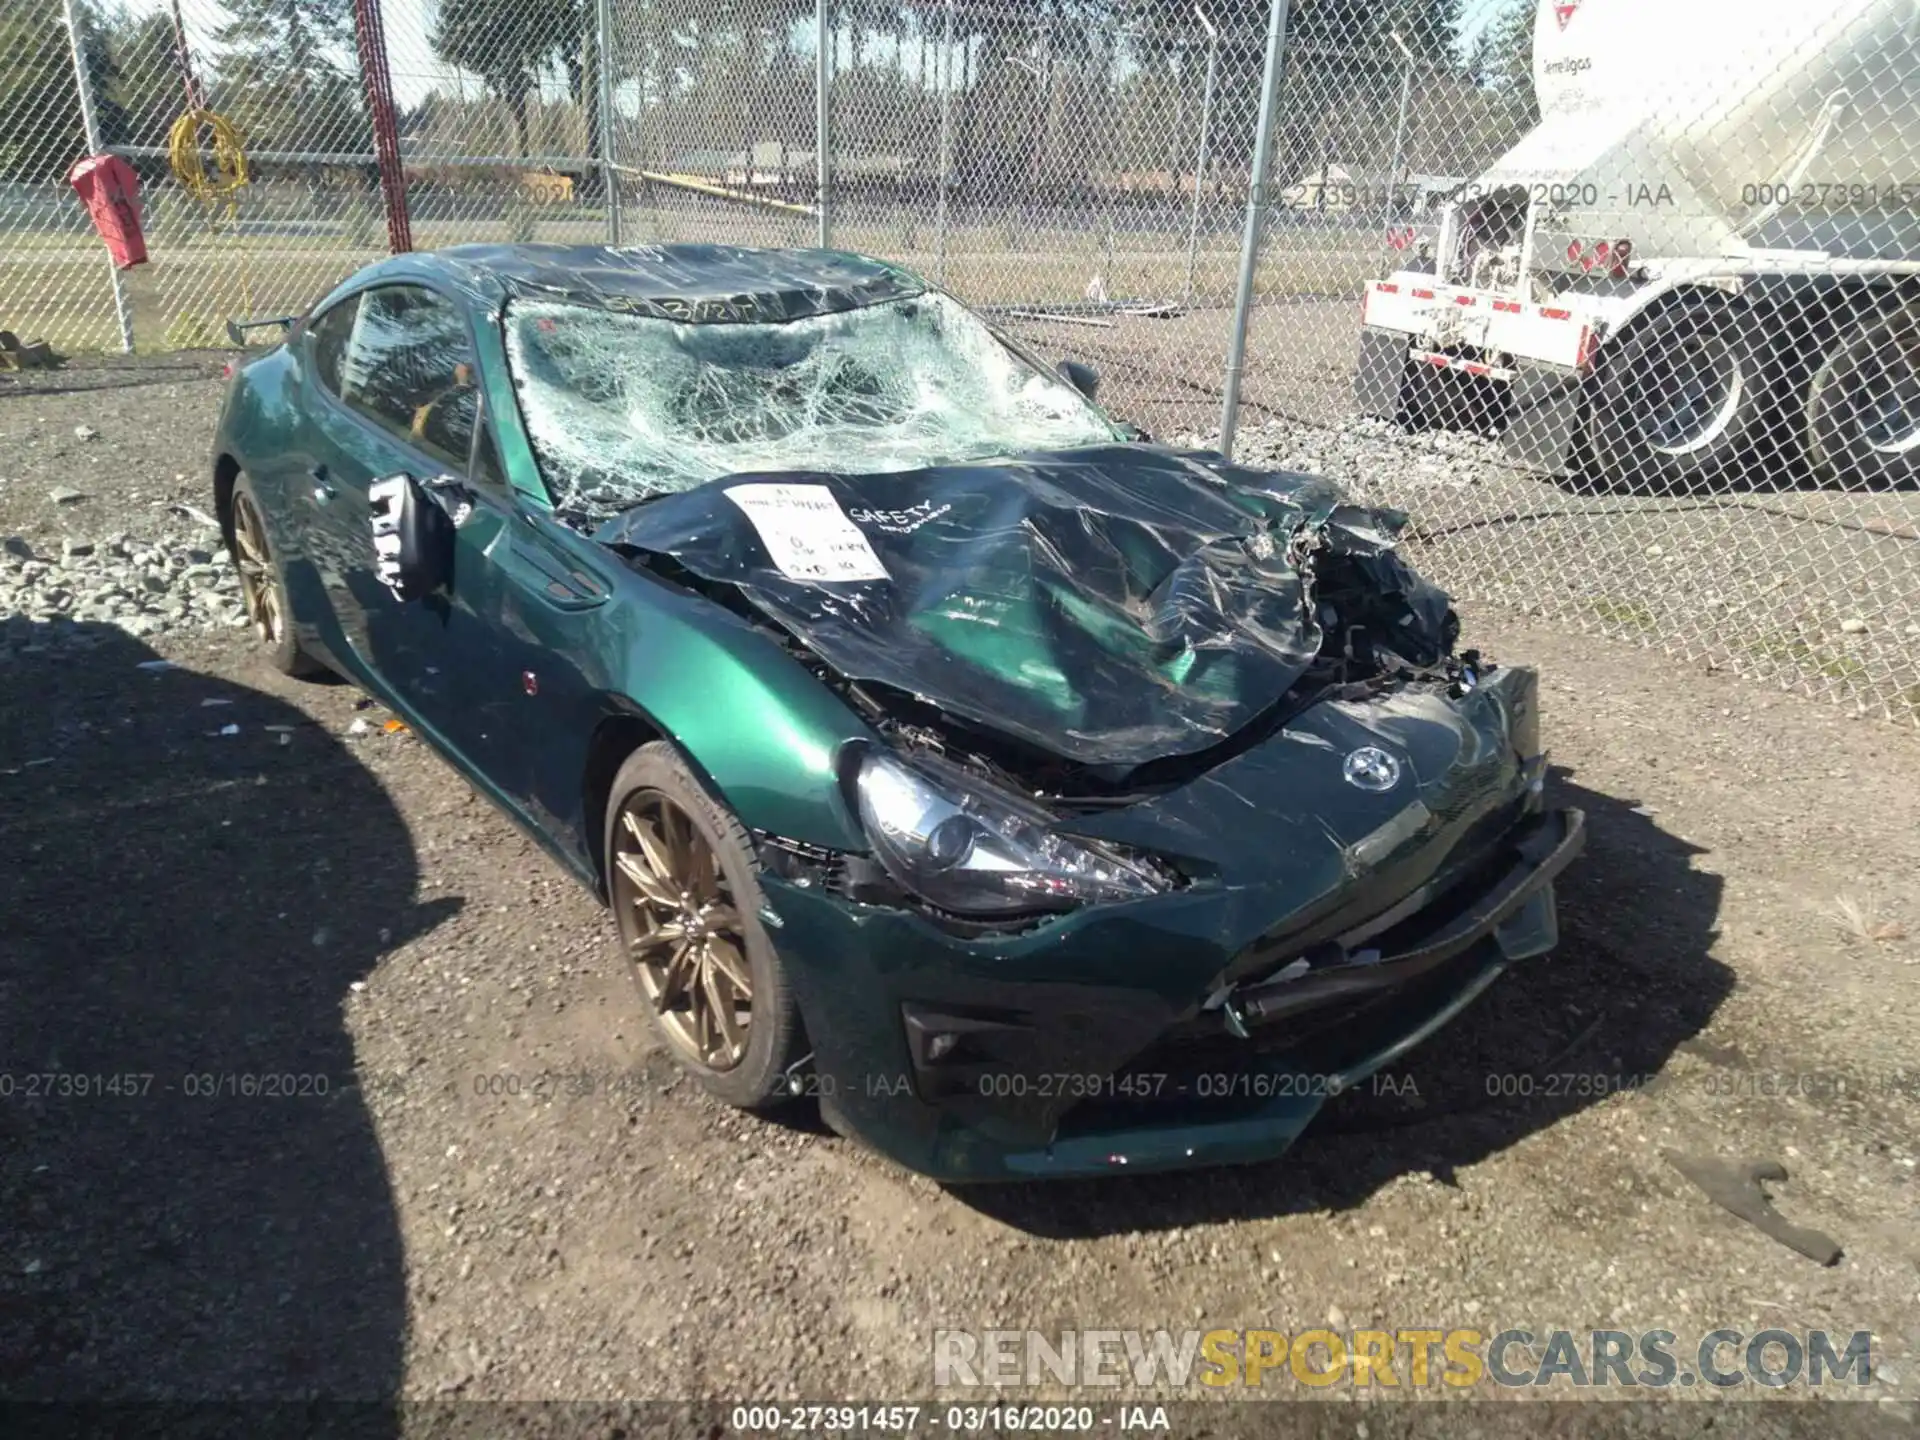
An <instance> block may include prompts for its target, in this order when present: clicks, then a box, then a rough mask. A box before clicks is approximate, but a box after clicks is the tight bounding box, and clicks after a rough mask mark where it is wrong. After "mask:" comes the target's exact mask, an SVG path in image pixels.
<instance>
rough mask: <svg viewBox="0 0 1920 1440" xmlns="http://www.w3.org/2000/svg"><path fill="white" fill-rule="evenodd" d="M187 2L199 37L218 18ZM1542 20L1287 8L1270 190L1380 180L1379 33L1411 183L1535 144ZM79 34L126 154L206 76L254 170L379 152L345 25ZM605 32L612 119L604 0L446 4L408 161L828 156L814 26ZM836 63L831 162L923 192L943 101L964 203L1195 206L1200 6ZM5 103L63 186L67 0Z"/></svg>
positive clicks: (858, 14) (1238, 59)
mask: <svg viewBox="0 0 1920 1440" xmlns="http://www.w3.org/2000/svg"><path fill="white" fill-rule="evenodd" d="M182 3H183V4H185V5H186V6H187V8H188V10H189V13H190V14H191V13H194V11H195V9H196V7H198V10H199V12H200V13H201V14H205V12H206V7H207V3H208V0H182ZM1203 3H1204V5H1205V8H1206V11H1207V12H1208V15H1209V18H1210V19H1211V20H1212V22H1213V24H1214V26H1215V27H1216V28H1217V30H1218V32H1219V35H1220V39H1219V42H1218V51H1217V57H1216V58H1217V80H1216V87H1215V89H1216V95H1215V102H1214V106H1213V112H1212V115H1211V117H1210V120H1211V124H1212V126H1213V129H1212V137H1211V138H1212V146H1211V148H1212V151H1213V154H1214V155H1215V157H1216V158H1217V163H1218V166H1219V167H1221V169H1222V170H1224V171H1225V172H1226V173H1229V174H1230V173H1231V172H1232V170H1233V168H1234V167H1235V166H1236V165H1237V166H1238V167H1239V168H1240V170H1241V172H1242V173H1244V166H1245V163H1246V157H1247V155H1248V153H1249V152H1250V149H1251V143H1252V136H1253V129H1254V119H1255V115H1256V113H1257V109H1258V105H1259V96H1260V81H1261V72H1262V61H1263V49H1264V38H1265V34H1264V32H1265V23H1266V16H1267V10H1268V5H1267V0H1203ZM1489 9H1491V11H1492V12H1493V14H1492V18H1491V19H1488V17H1487V15H1486V14H1485V13H1482V12H1487V11H1489ZM1533 12H1534V4H1533V3H1532V0H1294V4H1293V10H1292V16H1291V20H1290V24H1289V37H1288V39H1289V48H1288V61H1287V70H1286V73H1285V76H1284V80H1283V88H1282V91H1281V97H1282V98H1281V107H1280V112H1279V118H1280V131H1279V136H1278V149H1279V156H1278V159H1277V161H1276V167H1275V168H1276V173H1277V174H1278V175H1280V176H1282V177H1283V178H1284V177H1289V176H1292V175H1297V174H1299V173H1301V172H1303V171H1306V170H1309V169H1311V168H1313V167H1314V166H1316V165H1324V164H1326V163H1328V162H1337V163H1340V164H1343V165H1345V166H1347V167H1348V168H1349V170H1353V169H1354V168H1355V166H1356V165H1359V166H1363V167H1375V168H1377V169H1378V170H1379V171H1381V172H1384V170H1385V168H1386V166H1387V164H1388V163H1389V161H1390V159H1391V156H1390V154H1389V152H1390V151H1391V149H1392V139H1393V137H1392V135H1391V134H1390V133H1389V132H1390V131H1391V130H1392V129H1393V120H1394V114H1395V108H1396V100H1397V95H1398V93H1399V89H1400V87H1401V85H1402V84H1403V81H1405V80H1406V74H1407V62H1406V61H1405V60H1404V59H1403V58H1402V55H1401V52H1400V50H1399V49H1398V47H1396V46H1395V45H1394V44H1393V43H1392V42H1391V40H1390V39H1389V32H1393V33H1397V34H1398V36H1399V38H1400V40H1401V41H1402V42H1403V43H1404V44H1405V45H1406V46H1407V48H1408V50H1410V51H1411V52H1412V54H1413V56H1414V61H1413V79H1412V81H1411V83H1412V85H1413V86H1414V89H1413V95H1414V106H1413V112H1414V117H1415V123H1414V124H1413V125H1411V126H1409V127H1408V128H1409V131H1410V132H1411V133H1410V134H1409V135H1408V136H1407V137H1406V140H1407V157H1406V158H1407V161H1408V165H1409V167H1410V168H1414V169H1423V168H1424V169H1451V170H1454V171H1461V170H1468V167H1476V166H1477V165H1478V164H1479V163H1484V161H1485V160H1486V159H1488V158H1491V154H1492V153H1494V152H1496V151H1497V150H1498V148H1500V147H1501V146H1502V145H1504V144H1505V143H1507V142H1508V141H1509V140H1510V139H1511V138H1512V137H1513V136H1515V135H1517V134H1518V133H1519V132H1520V131H1521V130H1524V129H1525V128H1526V126H1527V125H1528V124H1530V123H1532V111H1531V105H1532V93H1531V83H1530V79H1529V73H1530V71H1529V54H1530V48H1531V30H1532V17H1533ZM78 13H79V16H80V22H81V24H80V28H81V32H82V40H81V50H82V59H83V64H84V65H85V68H86V71H87V74H88V76H89V83H90V86H91V89H92V91H93V94H94V97H95V108H96V115H97V119H98V123H99V126H100V130H101V134H102V138H103V140H104V141H105V143H106V144H108V145H148V146H152V145H159V144H161V143H163V141H164V136H165V134H166V131H167V128H168V126H169V125H170V124H171V123H172V121H173V119H174V117H176V116H177V115H178V114H180V113H181V111H182V110H183V109H184V108H185V106H186V104H187V98H188V95H189V93H190V92H189V77H191V80H192V82H193V83H195V84H197V85H198V86H199V87H201V92H202V93H204V95H205V96H206V98H207V99H208V101H209V102H210V103H211V104H212V105H213V106H214V107H215V108H217V109H219V110H221V111H222V112H223V113H225V114H227V115H228V116H229V117H230V118H231V119H233V120H234V121H235V123H236V124H238V125H239V126H240V127H241V128H242V129H243V130H244V131H245V132H246V134H247V137H248V143H249V146H250V148H254V149H258V150H297V151H332V152H339V151H351V152H355V153H364V152H365V151H367V150H369V149H370V148H371V143H370V137H369V130H368V124H367V119H366V114H365V108H364V101H363V98H362V93H361V87H360V83H359V79H358V63H357V60H356V53H355V45H354V31H353V16H352V3H351V0H221V3H220V7H219V11H218V19H217V23H215V24H213V25H212V26H211V27H204V28H202V29H201V30H200V32H199V33H203V34H206V33H210V34H211V35H212V37H213V43H212V44H211V45H210V46H206V45H202V46H198V47H189V46H183V44H182V43H181V37H180V36H179V34H178V33H177V32H176V30H175V27H174V22H173V18H172V14H171V13H170V12H169V11H168V10H165V9H162V10H143V11H142V12H140V13H137V14H136V13H134V12H132V11H130V10H127V9H124V8H113V7H112V6H111V5H109V4H107V3H104V0H82V3H81V5H80V8H79V12H78ZM614 14H615V16H616V23H615V26H614V33H613V36H612V45H611V47H610V54H608V55H607V56H606V57H604V58H605V63H606V64H608V65H609V66H610V67H611V76H612V80H613V82H614V92H615V105H614V114H613V115H612V116H610V117H602V116H601V115H600V113H599V109H598V100H599V87H598V70H599V67H600V65H601V63H602V57H601V56H600V54H599V45H598V34H597V27H596V24H595V16H596V5H595V3H594V0H439V3H438V5H437V7H435V8H434V9H433V10H432V11H431V12H430V19H429V20H428V22H427V33H426V34H425V36H424V37H423V38H424V40H425V43H426V45H427V46H428V47H429V49H430V50H431V52H432V53H433V55H434V56H436V57H437V58H438V59H439V60H440V61H441V62H443V63H444V65H446V66H447V67H450V71H449V73H450V74H456V75H462V76H465V77H469V78H468V79H466V80H462V81H461V82H460V83H458V84H455V83H452V82H451V81H447V82H443V83H436V84H435V85H433V86H432V87H431V89H430V90H429V91H428V92H427V93H426V94H424V95H423V96H416V97H415V98H414V99H413V101H412V104H411V105H410V106H409V107H408V110H407V113H406V114H405V115H403V117H402V130H403V132H404V133H405V134H406V135H407V136H408V149H409V153H420V152H422V151H427V150H431V151H437V152H438V153H442V154H448V153H467V154H472V153H477V152H484V153H509V154H519V155H529V154H541V153H551V150H552V149H553V148H559V149H561V150H563V151H564V152H566V153H571V154H577V155H581V156H583V157H585V158H587V159H589V160H590V159H592V158H594V157H597V156H598V154H599V145H600V141H601V136H602V134H603V131H604V130H605V129H606V128H608V127H607V126H605V125H603V123H602V122H603V119H606V120H610V121H611V128H612V129H613V130H614V131H615V132H616V139H615V144H616V148H617V151H618V155H619V158H620V159H622V160H623V161H624V162H626V163H630V164H635V165H645V166H655V167H666V166H672V165H674V164H675V163H677V162H678V161H680V160H682V159H684V158H686V157H687V156H689V155H694V154H698V153H700V152H706V153H709V154H711V153H713V152H733V153H739V152H745V151H747V150H748V149H749V147H751V146H753V145H755V144H763V145H764V144H766V143H768V142H773V143H775V144H778V145H783V146H788V147H791V149H792V150H793V151H795V152H808V151H810V150H811V148H812V145H813V142H814V129H813V127H814V118H813V111H814V100H813V71H814V45H815V37H814V33H813V24H812V17H813V14H814V4H813V0H619V3H618V4H617V5H616V6H615V8H614ZM393 25H394V19H393V18H392V17H389V19H388V28H389V40H390V42H391V41H392V40H393V38H394V37H393V34H392V28H393ZM1469 29H1471V32H1472V33H1471V36H1470V35H1469ZM949 37H950V38H949ZM830 44H831V45H832V47H833V56H832V58H833V61H834V75H835V78H834V82H833V90H832V107H833V115H834V125H835V137H834V138H835V150H836V154H837V155H840V156H846V157H849V161H850V163H854V164H856V166H857V157H860V156H863V155H866V156H891V157H910V158H911V159H912V160H913V161H914V162H915V163H916V165H917V166H918V168H919V172H920V173H921V174H930V173H932V171H933V169H934V167H935V166H937V164H938V162H939V152H940V137H941V117H942V95H943V93H946V94H947V95H948V96H949V97H950V99H949V103H948V105H947V107H946V109H947V122H948V126H949V129H948V146H949V149H950V153H951V157H952V167H953V168H952V172H951V173H952V174H953V177H954V179H955V182H956V184H957V185H958V186H960V187H961V189H962V190H963V191H966V190H971V191H973V192H974V193H977V194H981V195H994V194H1002V193H1006V194H1012V193H1019V192H1022V191H1032V190H1040V191H1045V190H1047V189H1050V188H1054V187H1058V186H1065V185H1071V184H1074V183H1077V182H1078V183H1084V180H1085V177H1086V176H1087V175H1089V174H1090V173H1096V172H1097V173H1100V174H1107V175H1112V174H1121V173H1125V174H1133V173H1136V172H1144V171H1159V172H1163V173H1167V174H1171V175H1173V176H1176V177H1178V176H1180V175H1182V174H1184V175H1186V176H1187V177H1188V179H1189V180H1191V177H1192V171H1193V166H1194V156H1195V152H1196V149H1197V143H1196V142H1197V138H1198V131H1199V127H1200V124H1201V114H1200V108H1201V91H1202V85H1201V77H1202V74H1203V72H1204V68H1205V64H1206V60H1207V45H1206V40H1205V36H1204V34H1203V32H1202V31H1201V29H1200V27H1199V26H1198V24H1197V22H1196V20H1195V18H1194V15H1193V7H1192V3H1191V0H1025V3H1016V0H955V3H954V4H953V6H952V7H951V11H949V8H948V6H947V5H946V4H944V3H943V0H839V3H838V4H837V5H836V7H835V25H834V29H833V32H832V35H831V38H830ZM0 104H5V106H6V110H5V112H4V113H6V114H7V115H8V116H9V117H10V122H11V123H10V125H9V126H8V127H7V130H6V133H5V134H4V135H0V178H5V179H10V180H36V181H39V180H47V179H53V178H57V177H59V176H60V175H62V174H63V173H64V171H65V168H66V166H67V165H68V164H70V163H71V161H72V160H73V159H74V158H77V156H78V155H79V154H81V153H82V151H83V149H84V144H83V139H82V131H81V125H80V114H79V105H78V100H77V97H76V95H75V91H74V83H73V70H72V60H71V56H70V53H69V49H68V42H67V34H66V28H65V24H64V20H63V10H62V5H61V3H60V0H9V3H8V5H7V7H6V14H5V16H4V17H3V18H0ZM589 168H590V167H589ZM1216 173H1220V172H1219V171H1216ZM1468 173H1470V170H1468Z"/></svg>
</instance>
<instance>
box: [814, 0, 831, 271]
mask: <svg viewBox="0 0 1920 1440" xmlns="http://www.w3.org/2000/svg"><path fill="white" fill-rule="evenodd" d="M813 15H814V35H815V43H814V62H813V165H814V177H815V178H814V206H815V209H816V212H817V213H816V215H815V219H816V220H817V221H818V224H819V231H818V235H817V237H816V241H817V243H818V244H819V246H820V248H821V249H822V250H825V249H827V248H828V246H829V244H830V243H831V242H832V240H833V217H832V216H831V215H830V214H829V213H828V194H829V191H830V189H831V187H832V183H833V164H832V161H831V159H830V158H829V156H830V153H831V152H830V147H831V145H832V143H833V140H832V128H833V127H832V118H833V117H832V111H833V106H832V104H831V103H830V100H829V95H828V90H829V87H830V86H831V85H832V83H833V52H832V51H831V50H829V49H828V48H827V46H828V43H829V41H830V40H831V38H832V33H833V32H832V21H833V0H814V10H813Z"/></svg>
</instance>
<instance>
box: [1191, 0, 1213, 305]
mask: <svg viewBox="0 0 1920 1440" xmlns="http://www.w3.org/2000/svg"><path fill="white" fill-rule="evenodd" d="M1193 13H1194V14H1195V15H1197V16H1199V17H1200V24H1201V25H1202V26H1203V27H1204V28H1205V29H1206V32H1207V90H1206V98H1205V99H1204V100H1202V101H1201V102H1200V158H1199V161H1198V162H1197V163H1196V164H1195V166H1194V171H1193V224H1192V226H1191V227H1190V228H1189V229H1188V231H1187V298H1186V303H1187V304H1188V305H1191V304H1193V273H1194V266H1195V264H1196V262H1197V261H1198V258H1199V253H1200V192H1201V189H1202V187H1203V186H1204V185H1205V184H1206V179H1207V143H1208V141H1210V140H1211V139H1212V138H1213V81H1214V77H1215V76H1216V75H1217V74H1219V70H1220V32H1219V31H1218V30H1216V29H1214V28H1213V22H1212V21H1211V20H1209V19H1207V12H1206V11H1204V10H1202V9H1201V8H1200V7H1199V6H1198V5H1195V6H1194V7H1193Z"/></svg>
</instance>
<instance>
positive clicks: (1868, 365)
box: [1806, 301, 1920, 488]
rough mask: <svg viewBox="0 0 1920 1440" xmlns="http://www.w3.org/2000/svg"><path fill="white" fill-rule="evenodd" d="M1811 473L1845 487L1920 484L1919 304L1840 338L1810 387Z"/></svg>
mask: <svg viewBox="0 0 1920 1440" xmlns="http://www.w3.org/2000/svg"><path fill="white" fill-rule="evenodd" d="M1806 413H1807V455H1808V458H1809V459H1810V460H1811V461H1812V463H1813V469H1814V473H1815V474H1816V475H1818V476H1820V477H1821V478H1822V479H1826V480H1831V481H1836V482H1838V483H1840V484H1842V485H1847V486H1856V485H1857V486H1864V487H1868V488H1893V487H1911V486H1913V485H1915V484H1916V483H1920V306H1916V304H1915V303H1913V302H1911V301H1910V302H1908V303H1907V304H1906V305H1905V306H1903V307H1901V308H1900V309H1897V310H1894V311H1892V312H1891V313H1885V314H1879V315H1873V316H1869V317H1868V318H1867V319H1866V320H1865V321H1863V322H1862V323H1861V324H1859V325H1857V326H1855V327H1854V328H1853V329H1852V330H1849V331H1847V332H1846V333H1845V334H1844V335H1842V337H1841V339H1840V342H1839V343H1838V344H1837V345H1835V346H1834V348H1833V350H1832V352H1831V353H1830V354H1829V355H1828V356H1827V358H1826V360H1825V361H1824V362H1823V363H1822V364H1821V366H1820V368H1819V370H1818V371H1817V372H1816V373H1815V374H1814V377H1813V383H1812V384H1811V385H1810V386H1808V388H1807V412H1806Z"/></svg>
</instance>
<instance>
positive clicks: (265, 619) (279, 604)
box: [228, 475, 326, 679]
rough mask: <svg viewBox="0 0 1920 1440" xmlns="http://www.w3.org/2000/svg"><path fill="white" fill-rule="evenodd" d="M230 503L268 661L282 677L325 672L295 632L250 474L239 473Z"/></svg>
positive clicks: (247, 592)
mask: <svg viewBox="0 0 1920 1440" xmlns="http://www.w3.org/2000/svg"><path fill="white" fill-rule="evenodd" d="M229 507H230V508H229V512H228V513H229V516H230V525H229V529H230V530H231V532H232V533H231V534H230V536H229V538H228V548H229V551H230V553H231V554H232V556H233V566H234V569H235V570H236V571H238V572H239V576H240V600H241V603H242V604H243V605H245V607H246V611H247V624H248V627H249V628H250V629H251V630H252V631H253V637H254V639H255V640H257V641H258V642H259V644H260V648H261V650H262V652H263V653H264V654H265V655H266V657H267V663H268V664H270V665H272V666H273V668H274V669H276V670H278V671H279V672H280V673H281V674H282V675H292V676H294V677H295V678H297V679H312V678H316V677H318V676H320V675H323V674H325V673H326V666H324V665H322V664H321V663H320V662H319V661H318V660H315V659H314V658H313V657H312V656H311V655H309V654H307V652H306V651H304V650H302V649H301V648H300V641H299V639H298V638H297V637H296V636H295V634H294V629H293V610H292V608H291V607H290V606H289V605H288V604H287V581H286V576H285V575H284V574H283V573H282V571H281V569H280V562H279V561H278V560H277V559H276V558H275V557H274V554H273V548H272V546H271V545H269V544H268V542H267V525H266V519H265V516H264V513H263V512H262V510H261V508H260V499H259V497H258V496H257V495H256V494H255V493H254V489H253V481H252V480H250V479H248V478H247V476H245V475H240V476H237V477H235V479H234V482H233V495H232V498H231V500H230V501H229Z"/></svg>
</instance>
